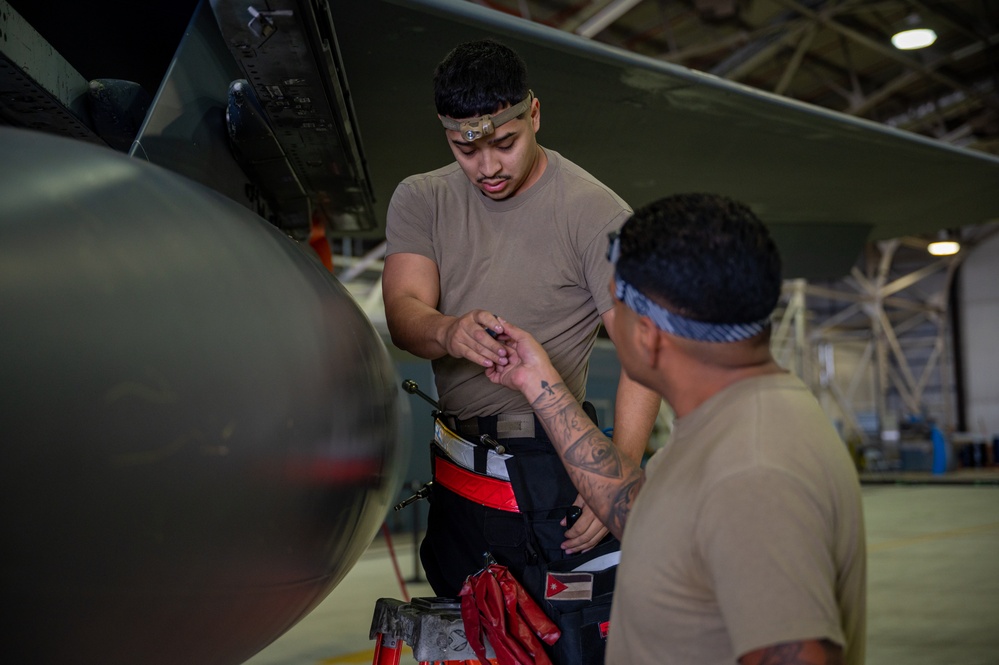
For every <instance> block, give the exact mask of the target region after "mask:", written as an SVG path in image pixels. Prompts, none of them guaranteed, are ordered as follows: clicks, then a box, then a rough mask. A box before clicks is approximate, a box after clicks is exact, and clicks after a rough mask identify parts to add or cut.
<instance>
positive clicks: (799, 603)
mask: <svg viewBox="0 0 999 665" xmlns="http://www.w3.org/2000/svg"><path fill="white" fill-rule="evenodd" d="M608 258H609V260H610V262H611V263H612V264H613V265H614V268H615V271H614V276H613V278H612V280H611V282H610V287H611V292H612V293H614V296H615V301H614V310H615V312H616V315H615V317H614V319H613V326H614V330H612V331H611V332H612V334H613V335H614V337H615V339H616V340H617V348H618V354H619V356H620V358H621V362H622V365H623V366H624V368H625V370H626V371H627V373H628V374H629V375H630V376H631V377H632V378H633V379H635V380H636V381H638V382H639V383H641V384H642V385H645V386H647V387H649V388H652V389H654V390H656V391H657V392H658V393H659V394H661V395H662V396H663V398H664V399H665V400H666V401H667V403H669V404H670V405H671V406H672V407H673V410H674V412H675V414H676V420H675V422H674V427H673V431H672V433H671V435H670V439H669V441H668V442H667V444H666V445H665V447H664V448H662V449H661V450H659V451H657V452H656V453H655V454H654V455H653V457H652V458H651V459H650V460H649V461H648V463H647V465H646V468H645V469H644V470H643V469H642V468H641V467H640V466H639V465H637V464H635V463H634V461H633V460H632V459H631V458H630V457H629V456H627V455H624V454H622V452H621V451H620V450H619V449H618V448H617V446H616V445H615V444H614V443H612V442H611V441H609V440H607V439H606V437H604V436H603V435H602V434H601V433H600V431H599V430H598V429H596V428H594V427H593V426H592V424H591V423H589V421H588V420H587V419H586V417H585V415H584V414H583V413H582V411H581V410H580V409H579V407H578V405H577V404H576V403H575V401H574V400H572V399H571V396H570V395H569V393H568V392H567V391H566V388H565V384H564V383H563V381H562V378H561V377H560V376H559V374H558V372H557V371H556V369H555V368H554V367H553V366H552V364H551V363H550V362H549V360H548V358H547V356H546V354H545V352H544V351H543V350H542V349H541V347H540V346H538V345H537V343H536V342H535V341H534V340H533V339H532V338H531V336H530V335H529V334H527V333H526V332H525V331H523V330H521V329H520V328H518V327H516V326H515V325H512V324H510V323H507V322H506V321H503V322H502V323H501V325H502V326H503V333H502V334H501V335H500V337H499V339H500V341H503V342H504V343H505V344H506V346H507V350H508V354H507V363H506V364H504V365H494V366H493V367H490V368H488V369H487V371H486V374H487V375H488V376H489V378H490V379H491V380H493V381H495V382H497V383H499V384H501V385H505V386H508V387H510V388H514V389H516V390H519V391H521V392H522V393H523V395H524V396H525V398H527V399H528V401H530V402H531V404H532V406H533V407H534V409H535V411H536V413H537V415H538V417H539V419H540V420H541V422H542V423H543V425H544V428H545V429H546V430H547V431H548V433H549V436H550V438H551V440H552V444H553V445H554V446H555V447H556V449H557V450H558V451H559V454H560V456H561V458H562V460H563V463H564V464H565V466H566V468H567V470H568V471H569V474H570V476H571V477H572V479H573V482H574V483H575V484H576V487H578V488H579V490H580V493H581V494H582V495H583V497H584V498H585V500H586V501H587V503H588V504H589V505H590V506H591V507H592V508H593V509H594V511H596V513H597V515H598V516H599V517H600V519H601V520H602V521H603V522H604V523H605V524H607V525H608V526H609V527H610V529H611V531H612V533H614V534H615V535H617V536H619V537H620V538H621V540H622V548H621V564H620V567H619V570H618V578H617V590H616V592H615V596H614V606H613V610H612V613H611V622H610V635H609V642H608V646H607V663H608V664H610V665H624V664H627V665H635V664H645V663H647V664H650V665H651V664H657V665H658V664H659V663H671V664H677V665H684V664H690V665H695V664H696V665H714V664H717V665H722V664H728V665H730V664H731V663H734V662H738V663H740V664H741V665H756V664H758V663H774V664H776V663H810V664H816V665H818V664H833V663H837V664H838V663H849V664H851V665H859V664H862V663H863V662H864V647H865V635H866V632H865V616H866V610H865V606H866V550H865V537H864V522H863V512H862V506H861V497H860V487H859V482H858V479H857V473H856V469H855V467H854V465H853V461H852V460H851V458H850V456H849V454H848V452H847V450H846V446H845V445H844V444H843V442H842V441H841V440H840V438H839V436H838V435H837V434H836V431H835V430H834V429H833V427H832V425H831V424H830V422H829V420H828V418H827V417H826V415H825V414H824V413H823V411H822V409H821V408H820V406H819V404H818V402H817V401H816V400H815V398H814V397H813V396H812V394H811V393H810V392H809V390H808V389H807V387H806V386H805V385H804V384H803V383H802V382H801V381H800V380H799V379H798V378H797V377H796V376H794V375H793V374H790V373H788V372H786V371H784V370H783V369H781V368H780V367H779V366H778V365H777V364H776V362H775V361H774V359H773V357H772V356H771V354H770V348H769V341H770V322H769V317H770V314H771V313H772V311H773V309H774V307H775V306H776V304H777V300H778V298H779V296H780V289H781V274H780V257H779V256H778V253H777V250H776V248H775V246H774V244H773V242H772V240H771V239H770V236H769V234H768V233H767V230H766V227H764V225H763V224H762V223H761V222H760V221H759V220H758V219H757V218H756V217H755V216H754V215H753V213H752V212H751V211H750V210H749V209H748V208H747V207H746V206H744V205H742V204H739V203H737V202H734V201H731V200H729V199H726V198H723V197H719V196H712V195H703V194H687V195H677V196H672V197H668V198H665V199H662V200H660V201H657V202H655V203H652V204H650V205H648V206H645V207H643V208H640V209H638V210H636V212H635V214H634V216H633V217H632V218H631V219H630V220H628V221H627V222H626V223H625V224H624V226H623V227H622V229H621V231H620V233H619V234H617V235H612V237H611V242H610V247H609V251H608Z"/></svg>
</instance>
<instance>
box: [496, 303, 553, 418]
mask: <svg viewBox="0 0 999 665" xmlns="http://www.w3.org/2000/svg"><path fill="white" fill-rule="evenodd" d="M499 324H500V326H501V327H502V329H503V334H502V335H500V336H499V341H500V342H502V343H503V344H504V346H505V347H506V357H505V358H504V360H505V361H506V362H504V363H502V364H499V363H497V364H494V365H493V366H491V367H487V368H486V376H487V377H489V380H490V381H492V382H493V383H498V384H500V385H503V386H506V387H507V388H511V389H513V390H517V391H519V392H521V393H523V394H524V397H526V398H527V401H528V402H533V401H534V399H535V398H536V397H537V396H538V395H539V394H540V393H541V392H542V391H543V390H544V389H545V386H546V385H554V384H556V383H559V382H561V381H562V378H561V377H560V376H559V375H558V372H556V371H555V368H554V367H552V363H551V360H550V359H549V358H548V354H547V353H545V350H544V349H543V348H541V345H540V344H539V343H538V342H537V340H535V339H534V338H533V337H531V335H530V333H528V332H527V331H525V330H522V329H520V328H518V327H517V326H515V325H513V324H512V323H509V322H507V321H504V320H503V319H499Z"/></svg>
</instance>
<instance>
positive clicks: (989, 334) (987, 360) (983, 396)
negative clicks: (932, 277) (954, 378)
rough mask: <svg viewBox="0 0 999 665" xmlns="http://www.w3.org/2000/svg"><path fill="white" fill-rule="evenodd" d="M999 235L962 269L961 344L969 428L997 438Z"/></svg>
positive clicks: (973, 255) (972, 255)
mask: <svg viewBox="0 0 999 665" xmlns="http://www.w3.org/2000/svg"><path fill="white" fill-rule="evenodd" d="M997 285H999V235H995V236H992V237H991V238H990V239H988V240H986V241H985V242H983V243H982V244H981V245H978V246H977V247H975V248H974V249H973V250H972V252H971V253H970V254H969V256H968V258H967V259H966V260H965V262H964V266H963V267H962V269H961V292H960V306H961V329H962V339H961V341H960V343H961V344H962V346H963V350H964V363H963V365H964V380H965V391H966V392H965V408H966V412H967V421H968V422H967V425H968V429H969V430H970V431H972V432H974V433H975V434H982V435H984V436H986V437H987V438H988V439H990V440H991V439H992V438H994V437H996V436H999V353H997V352H996V351H997V349H996V336H997V333H999V289H997V288H996V286H997Z"/></svg>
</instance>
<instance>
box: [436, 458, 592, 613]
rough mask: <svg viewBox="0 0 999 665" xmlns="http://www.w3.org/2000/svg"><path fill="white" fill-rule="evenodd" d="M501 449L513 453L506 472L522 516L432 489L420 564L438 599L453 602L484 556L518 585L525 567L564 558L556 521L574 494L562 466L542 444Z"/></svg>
mask: <svg viewBox="0 0 999 665" xmlns="http://www.w3.org/2000/svg"><path fill="white" fill-rule="evenodd" d="M503 444H504V445H505V446H506V448H507V451H508V452H511V453H512V454H513V458H512V459H510V460H508V461H507V470H508V471H509V473H510V482H511V483H512V484H513V490H514V494H515V495H516V496H517V503H518V505H519V506H520V508H521V511H522V512H520V513H511V512H507V511H504V510H497V509H494V508H488V507H486V506H482V505H479V504H477V503H475V502H473V501H469V500H467V499H465V498H463V497H461V496H459V495H457V494H455V493H454V492H451V491H450V490H448V489H446V488H444V487H442V486H440V485H438V484H435V485H434V489H433V493H432V494H431V496H430V512H429V515H428V517H427V533H426V537H425V538H424V540H423V544H422V545H421V547H420V559H421V561H422V562H423V568H424V570H425V572H426V574H427V581H428V582H430V586H431V587H433V589H434V593H436V594H437V595H439V596H445V597H457V595H458V592H459V591H460V590H461V586H462V584H464V582H465V578H466V577H468V576H469V575H473V574H475V573H477V572H478V571H479V570H481V569H482V568H483V567H484V565H485V554H486V553H489V554H491V555H492V556H493V558H494V559H496V562H497V563H499V564H500V565H502V566H506V567H507V568H509V569H510V572H511V573H513V575H514V577H516V578H517V579H518V580H520V579H522V573H523V570H524V568H525V567H526V566H528V565H531V564H536V563H538V562H539V561H540V562H550V561H557V560H560V559H564V558H565V553H564V552H563V551H562V549H561V544H562V542H563V541H564V540H565V527H563V526H561V524H560V522H561V521H562V520H563V519H564V518H565V516H566V512H567V511H568V509H569V507H570V506H572V502H573V501H574V500H575V499H576V494H577V492H576V488H575V487H573V485H572V481H571V480H570V479H569V475H568V474H567V473H566V471H565V468H564V467H563V466H562V461H561V460H560V459H559V458H558V455H557V454H556V453H555V451H554V450H553V449H552V448H551V444H549V443H548V442H547V441H541V440H537V439H505V440H504V441H503ZM431 447H433V444H431ZM432 454H433V453H432Z"/></svg>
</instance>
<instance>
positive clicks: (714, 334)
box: [607, 233, 770, 342]
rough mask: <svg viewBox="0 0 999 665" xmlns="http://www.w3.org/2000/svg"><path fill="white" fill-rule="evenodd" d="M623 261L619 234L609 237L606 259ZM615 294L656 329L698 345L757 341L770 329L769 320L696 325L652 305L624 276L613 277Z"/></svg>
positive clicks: (654, 304) (702, 322)
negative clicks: (759, 335) (695, 341)
mask: <svg viewBox="0 0 999 665" xmlns="http://www.w3.org/2000/svg"><path fill="white" fill-rule="evenodd" d="M620 257H621V238H620V237H619V236H618V234H617V233H612V234H611V235H610V246H609V247H608V248H607V259H608V260H609V261H610V262H611V263H613V264H614V265H617V260H618V259H619V258H620ZM614 284H615V293H614V295H615V296H616V297H617V299H618V300H620V301H621V302H623V303H624V304H625V305H627V306H628V307H629V308H630V309H631V310H633V311H634V312H635V313H636V314H638V315H639V316H647V317H649V318H650V319H651V320H652V322H653V323H654V324H656V327H657V328H659V329H660V330H663V331H665V332H668V333H669V334H671V335H676V336H678V337H686V338H687V339H693V340H697V341H699V342H738V341H740V340H744V339H749V338H750V337H755V336H756V335H758V334H760V333H761V332H763V331H764V330H766V328H767V326H769V325H770V317H769V316H767V317H766V318H763V319H760V320H759V321H753V322H750V323H708V322H706V321H695V320H694V319H689V318H687V317H685V316H682V315H680V314H676V313H675V312H671V311H669V310H668V309H666V308H665V307H662V306H660V305H658V304H656V303H654V302H652V301H651V300H650V299H649V298H648V297H646V296H645V294H643V293H642V292H641V291H639V290H638V289H636V288H635V287H634V286H632V285H631V284H629V283H628V282H626V281H625V280H624V279H622V278H621V273H619V272H617V271H615V273H614Z"/></svg>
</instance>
